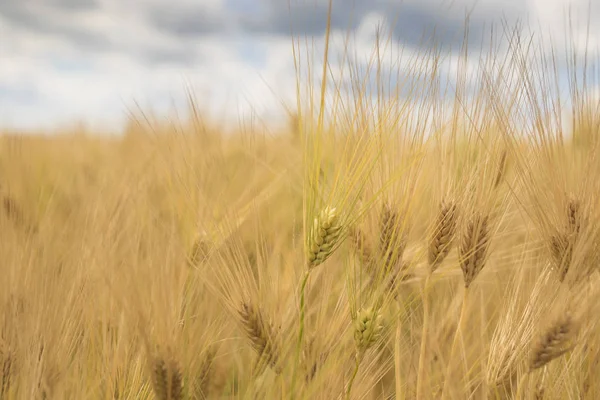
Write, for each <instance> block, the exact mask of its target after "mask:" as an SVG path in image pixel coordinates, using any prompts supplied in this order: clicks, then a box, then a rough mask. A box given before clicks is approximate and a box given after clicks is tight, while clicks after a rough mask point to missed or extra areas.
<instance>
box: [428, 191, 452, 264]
mask: <svg viewBox="0 0 600 400" xmlns="http://www.w3.org/2000/svg"><path fill="white" fill-rule="evenodd" d="M457 219H458V211H457V205H456V203H455V202H453V201H443V202H442V203H441V204H440V209H439V212H438V215H437V218H436V222H435V225H434V234H433V235H432V237H431V239H430V242H429V252H428V261H429V268H430V271H431V272H434V271H435V270H436V269H437V268H438V267H439V266H440V264H441V263H442V261H444V259H445V258H446V256H447V255H448V253H450V249H451V248H452V244H453V241H454V234H455V231H456V223H457Z"/></svg>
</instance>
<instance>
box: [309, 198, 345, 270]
mask: <svg viewBox="0 0 600 400" xmlns="http://www.w3.org/2000/svg"><path fill="white" fill-rule="evenodd" d="M341 231H342V227H341V225H340V224H339V216H338V214H337V212H336V209H335V208H332V207H326V208H324V209H323V210H322V211H321V213H320V214H319V215H318V216H317V217H316V218H315V219H314V223H313V227H312V231H311V233H310V240H309V243H308V250H309V254H308V261H309V265H308V266H309V269H311V268H314V267H316V266H317V265H320V264H322V263H323V262H324V261H325V260H327V258H329V256H331V254H332V253H333V251H334V249H335V246H336V245H337V243H338V240H339V238H340V233H341Z"/></svg>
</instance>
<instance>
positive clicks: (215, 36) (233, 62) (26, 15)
mask: <svg viewBox="0 0 600 400" xmlns="http://www.w3.org/2000/svg"><path fill="white" fill-rule="evenodd" d="M236 1H237V2H238V3H239V4H241V0H231V1H228V2H225V0H204V1H203V2H201V3H199V2H197V1H193V0H177V1H174V2H172V3H167V2H166V0H151V1H146V0H136V1H131V2H121V1H117V0H100V1H99V2H98V7H96V8H93V7H87V8H81V9H80V10H78V11H73V12H67V11H65V9H66V8H64V7H63V8H58V6H57V4H58V3H61V4H67V1H66V0H55V1H54V2H53V3H45V4H46V6H45V8H44V10H43V12H44V14H43V15H44V18H46V20H45V22H44V23H43V24H40V25H36V23H35V22H34V21H37V20H36V19H35V18H33V17H31V15H34V14H35V13H36V12H38V11H35V10H33V9H32V8H18V7H17V6H15V4H17V3H10V4H9V3H2V2H0V36H1V38H2V39H0V40H1V41H0V59H1V62H0V126H14V127H24V128H46V127H52V126H53V125H55V124H63V123H71V122H73V121H74V120H76V119H83V120H85V121H88V122H90V123H91V124H92V125H98V126H102V125H109V126H113V127H117V126H119V124H121V123H122V122H123V121H124V118H125V116H126V111H127V108H126V107H128V106H132V105H133V101H134V100H137V101H139V103H140V104H142V105H146V106H152V108H156V109H157V111H159V112H165V111H166V110H167V109H168V108H169V106H170V103H171V98H174V99H175V100H176V102H178V104H180V105H181V104H182V102H183V101H184V100H185V90H186V83H190V84H191V87H192V89H193V90H194V92H195V93H196V95H197V98H198V100H199V102H200V104H201V105H204V106H205V107H207V108H209V109H211V110H214V111H216V112H219V113H226V116H227V117H230V118H232V120H233V121H234V123H235V122H236V120H237V116H238V114H241V115H242V117H243V116H244V115H248V114H250V113H252V112H253V111H256V112H257V113H258V114H259V116H260V115H262V116H264V117H265V118H272V117H274V116H275V115H277V114H278V113H282V111H283V109H282V108H281V105H280V103H279V100H280V99H282V100H284V101H285V102H286V103H287V104H289V105H291V106H293V105H294V102H295V90H296V89H295V79H296V77H295V71H294V60H293V58H292V51H291V50H292V40H291V38H290V37H288V36H286V35H284V34H282V33H281V32H279V31H277V29H275V28H273V29H274V30H275V31H276V32H274V33H273V34H271V33H270V32H269V30H270V28H269V26H264V27H262V28H261V30H260V32H258V31H244V30H243V29H242V28H240V27H239V26H237V28H235V29H230V28H231V27H235V26H236V24H237V23H238V22H239V19H240V14H239V13H236V12H235V5H236V4H237V3H236ZM257 1H259V0H257ZM274 1H275V0H262V1H261V2H260V3H261V6H262V7H263V8H264V7H269V6H272V5H273V4H275V3H274ZM76 2H77V1H76V0H71V1H70V3H68V4H71V5H72V4H75V3H76ZM304 2H305V3H306V4H311V3H310V0H304ZM375 3H377V4H378V5H379V6H381V7H383V6H385V5H386V4H385V3H386V1H384V0H378V1H376V2H374V3H373V4H375ZM472 3H473V1H472V0H461V1H455V2H454V6H453V7H452V8H449V4H450V2H448V1H444V0H440V1H438V0H426V1H424V2H422V1H421V2H420V1H417V0H407V2H405V3H404V5H403V7H405V8H406V7H408V8H407V10H408V11H410V12H412V14H410V16H411V17H410V18H409V19H408V20H406V21H405V22H404V24H405V26H408V25H407V23H408V22H411V23H415V24H416V25H415V26H421V25H422V27H423V28H427V27H428V26H427V25H426V23H428V21H430V20H431V18H432V16H434V15H435V16H438V17H441V18H442V19H443V18H444V17H445V18H446V24H447V25H448V26H450V27H453V26H454V25H456V26H460V22H461V21H462V20H461V18H462V17H463V15H464V11H465V9H468V7H469V6H470V5H471V4H472ZM90 4H91V3H90ZM303 4H304V3H303ZM365 4H370V3H365ZM394 4H396V3H392V2H389V4H388V6H389V7H395V5H394ZM569 4H570V5H571V6H572V7H573V8H575V14H577V13H579V14H578V15H580V16H581V15H585V9H586V7H587V0H572V1H569V0H564V1H563V0H526V1H525V0H523V1H521V0H511V1H509V2H506V1H500V0H483V1H481V2H479V3H478V5H477V8H476V10H477V11H476V12H474V14H473V15H474V18H475V19H477V21H483V20H485V18H488V17H491V16H500V15H501V13H500V11H504V12H505V13H506V15H508V16H511V18H512V17H515V16H521V15H522V16H524V17H526V18H527V19H528V20H530V21H535V22H537V21H539V25H540V27H541V29H542V31H544V30H546V31H552V32H557V27H558V26H561V24H563V23H564V22H565V13H564V9H565V7H566V6H568V5H569ZM37 5H39V4H37ZM37 5H36V6H37ZM198 7H200V8H201V9H202V11H203V12H205V14H204V15H209V16H210V18H213V19H214V20H206V21H204V20H202V21H198V24H197V25H194V23H193V22H194V21H195V20H194V19H193V18H191V17H193V16H194V15H192V14H193V13H192V11H195V10H196V11H197V9H198ZM232 7H233V8H232ZM381 7H380V8H376V7H375V6H373V10H369V8H368V6H365V5H364V4H363V5H362V8H360V9H361V10H362V14H361V15H360V23H358V24H357V26H356V31H355V34H354V37H353V39H351V42H350V46H349V47H348V50H350V53H351V54H352V55H356V56H357V57H358V60H360V61H363V62H367V61H368V60H369V58H370V57H371V56H372V54H373V45H374V37H375V32H376V28H377V27H378V26H381V27H382V28H383V32H384V35H383V36H384V38H387V37H386V35H385V33H386V27H388V28H389V27H391V23H392V22H393V20H394V16H393V15H390V14H386V13H385V12H384V11H382V10H383V8H381ZM596 8H600V7H596ZM168 10H171V11H170V12H172V14H169V15H167V16H166V17H168V18H163V19H162V20H161V21H160V23H158V22H156V21H155V19H156V16H157V15H158V16H161V13H166V12H168ZM278 10H279V9H278ZM399 10H400V12H403V8H402V7H400V8H399ZM200 14H201V13H199V14H198V15H200ZM307 15H310V14H307ZM162 16H163V17H164V16H165V15H162ZM183 16H190V19H189V20H185V21H184V20H183V19H182V21H184V22H186V24H187V25H186V24H183V23H182V24H179V25H178V24H177V21H178V19H177V18H183ZM356 17H358V16H355V18H356ZM407 18H408V17H407ZM411 19H412V20H411ZM419 19H422V21H421V22H422V23H421V25H419V23H420V22H419ZM591 19H592V21H591V22H592V27H596V28H598V27H600V13H599V12H598V11H596V12H595V13H593V14H592V17H591ZM413 20H414V21H413ZM211 21H212V22H211ZM215 21H217V22H218V21H222V22H223V21H224V22H223V23H222V25H223V26H220V25H219V24H218V23H216V22H215ZM304 22H305V23H307V24H313V25H311V27H310V29H315V26H314V21H310V20H307V21H304ZM202 23H205V25H201V24H202ZM423 24H425V25H423ZM184 25H185V26H184ZM339 25H340V26H338V27H336V30H335V31H334V32H333V40H332V49H331V50H332V54H338V55H339V54H342V53H343V52H344V51H345V50H347V49H346V47H345V46H346V42H345V40H346V32H345V31H343V30H341V28H343V27H344V26H343V24H341V23H340V24H339ZM394 32H395V35H396V36H395V40H394V42H393V43H392V45H391V48H388V49H387V52H388V53H387V56H388V57H387V58H384V65H383V66H384V67H387V68H398V67H400V68H401V71H400V72H404V73H408V72H409V69H410V63H409V62H410V60H411V56H414V55H415V54H418V52H417V49H416V48H414V46H413V44H412V42H411V40H412V39H410V40H408V41H407V42H403V40H404V39H403V38H404V35H405V34H407V35H408V34H410V35H415V33H414V32H402V31H401V30H400V31H398V30H395V31H394ZM598 32H600V29H591V33H592V37H591V39H590V44H592V45H593V46H598V45H599V44H600V33H598ZM585 33H586V32H585V29H584V28H582V27H581V25H578V26H577V31H576V32H575V37H576V39H577V43H578V46H579V47H581V46H582V45H583V43H585V40H584V34H585ZM561 34H562V33H561ZM406 37H408V36H406ZM306 40H307V42H305V41H304V40H303V41H302V42H301V51H302V52H303V53H302V54H301V58H302V59H303V60H304V61H306V50H307V49H306V46H307V45H308V46H309V47H310V46H311V45H312V44H311V39H310V38H306ZM314 43H315V49H314V54H313V56H314V57H315V59H314V60H312V61H313V63H312V67H313V68H314V70H313V76H314V77H318V76H319V74H320V68H321V66H320V65H319V64H320V60H321V58H322V49H323V46H324V39H323V37H322V33H319V34H318V35H317V37H316V38H315V40H314ZM403 44H407V48H406V49H404V54H403V60H404V62H403V63H402V64H400V66H398V64H397V57H398V56H399V48H400V47H401V46H402V45H403ZM390 51H393V55H394V57H392V58H390V57H389V52H390ZM457 60H458V58H457V56H456V55H452V56H451V57H450V59H449V61H448V64H447V66H446V72H447V73H450V74H452V73H455V72H456V68H457ZM331 61H333V65H332V69H333V71H334V74H336V76H339V74H340V73H341V69H342V67H344V66H342V65H339V60H337V61H338V62H337V63H336V59H335V57H333V58H332V59H331ZM477 66H478V61H477V59H476V58H473V59H471V60H469V61H468V70H469V73H471V72H473V71H476V70H477ZM303 69H304V70H306V65H303ZM344 69H345V73H346V74H347V68H344ZM272 91H274V93H273V92H272Z"/></svg>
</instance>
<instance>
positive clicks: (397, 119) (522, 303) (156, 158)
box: [0, 35, 600, 400]
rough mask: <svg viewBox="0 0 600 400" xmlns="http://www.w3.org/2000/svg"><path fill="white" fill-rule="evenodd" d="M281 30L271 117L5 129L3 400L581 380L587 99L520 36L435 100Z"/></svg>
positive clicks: (592, 237) (428, 77)
mask: <svg viewBox="0 0 600 400" xmlns="http://www.w3.org/2000/svg"><path fill="white" fill-rule="evenodd" d="M509 37H510V35H509ZM513 39H514V38H513ZM517 42H518V41H516V40H515V43H517ZM523 42H524V41H520V42H518V43H523ZM384 47H385V40H384V39H381V41H380V42H379V44H378V47H377V48H376V49H375V50H374V56H373V59H372V60H369V62H368V64H369V67H370V69H372V70H373V71H374V70H377V68H378V67H381V61H380V60H379V59H378V58H377V54H378V53H379V52H383V51H385V48H384ZM296 50H297V52H296V54H295V57H296V58H297V60H298V66H299V68H300V69H302V72H303V73H302V74H301V75H302V78H301V79H300V81H299V84H300V87H302V85H306V84H308V82H314V81H317V80H319V81H320V82H321V83H322V85H321V89H322V92H318V93H312V94H310V95H305V94H304V93H303V92H302V91H299V94H298V95H299V98H298V107H297V108H298V110H297V114H296V115H295V116H294V118H293V126H292V128H291V129H290V130H289V132H288V131H283V132H276V133H273V132H270V131H267V130H266V128H263V127H257V126H250V127H248V128H246V129H245V130H240V131H238V132H229V133H224V132H222V130H221V129H220V128H219V127H218V126H216V125H211V123H210V122H209V121H208V120H203V119H202V118H201V116H200V115H199V113H198V112H197V111H196V113H195V114H193V115H192V117H193V118H191V119H190V121H177V122H171V123H168V124H167V123H162V122H157V121H150V120H148V121H146V122H141V121H142V120H143V118H139V119H137V120H132V123H131V125H130V126H129V128H128V130H127V132H126V134H125V135H124V136H123V137H118V138H108V137H96V136H86V135H68V134H65V135H62V136H53V137H43V136H40V137H36V136H23V137H19V136H16V137H15V136H3V137H0V197H1V199H0V200H1V201H2V207H0V229H1V231H2V240H1V241H0V251H1V254H2V267H1V268H2V270H1V273H0V284H1V285H2V289H1V290H0V398H1V399H2V400H4V399H41V398H47V399H50V398H56V399H66V398H73V399H87V398H92V399H152V398H156V399H159V400H166V399H170V400H179V399H209V398H210V399H234V398H236V399H237V398H259V399H279V398H290V399H338V398H344V397H346V398H352V399H392V398H395V399H413V398H418V399H430V398H439V397H440V396H441V397H444V398H457V399H465V398H482V399H509V398H515V396H516V397H519V398H542V397H543V398H545V399H566V398H585V399H595V398H600V385H599V384H598V383H597V381H598V379H597V377H598V363H599V360H600V352H599V351H598V348H600V324H599V323H598V320H597V318H596V317H595V316H596V315H598V312H599V311H600V309H599V306H598V304H600V302H599V301H598V300H600V297H599V294H600V290H599V287H600V286H599V285H600V281H599V278H600V274H599V270H598V265H600V212H599V209H598V207H597V206H596V205H597V204H599V201H600V198H599V194H600V162H599V161H600V160H598V150H600V147H599V144H600V140H598V129H597V128H598V126H597V124H596V125H593V124H592V122H593V121H600V113H599V112H598V108H597V107H596V108H594V107H591V106H586V107H585V110H586V113H588V114H590V113H594V112H595V114H593V115H587V114H586V115H585V118H584V115H583V114H578V113H575V114H574V115H579V117H577V118H579V119H575V120H574V121H573V129H574V134H573V135H570V136H569V135H566V134H564V132H562V131H561V130H560V128H559V127H560V126H561V125H560V124H558V123H557V121H556V119H557V118H558V117H557V116H560V115H563V114H564V112H565V111H566V109H563V108H564V107H566V106H564V104H565V103H564V102H560V103H559V102H558V101H557V96H558V94H557V93H555V92H554V89H553V86H552V84H550V83H549V82H552V79H557V77H556V76H553V75H552V74H553V72H552V71H553V69H552V68H551V67H549V66H546V64H544V63H535V62H534V60H535V59H532V58H531V54H530V53H528V51H529V50H528V49H525V48H522V47H520V46H518V45H517V44H515V47H514V48H512V49H511V53H510V54H509V55H508V56H506V58H505V59H504V58H503V59H500V57H499V56H498V55H497V54H499V53H498V52H494V51H490V56H489V58H488V59H485V58H484V59H483V61H482V65H481V70H480V71H479V73H478V74H475V75H474V74H473V73H472V72H469V71H467V69H466V66H465V65H463V62H462V61H461V62H459V68H458V72H456V76H455V77H454V78H455V80H454V81H455V85H456V87H454V88H453V90H454V93H453V95H452V96H450V97H452V98H453V99H454V103H452V104H450V105H448V104H443V105H442V104H441V103H440V98H441V97H442V96H441V92H442V90H444V88H443V87H441V83H440V82H441V81H442V77H441V76H440V74H441V72H440V71H441V70H442V69H441V67H440V64H441V63H442V57H441V56H440V55H439V54H438V53H436V52H435V51H431V52H429V53H424V55H423V56H422V57H421V58H415V59H413V60H410V61H409V62H408V68H409V73H408V75H407V79H406V80H402V81H397V80H394V82H393V85H396V87H395V90H394V91H393V93H388V94H387V95H386V96H384V95H383V94H382V93H379V92H378V90H380V89H378V88H381V87H384V86H385V85H383V83H382V84H381V85H375V86H376V87H374V88H371V86H370V85H367V83H366V82H367V81H368V79H372V78H373V76H372V75H373V71H369V68H367V72H364V68H359V67H360V66H359V65H353V64H352V63H350V62H348V63H347V64H348V65H346V66H345V69H344V71H342V72H343V77H341V76H340V77H332V76H331V75H330V74H329V72H330V71H329V70H328V69H327V68H325V67H324V68H323V70H322V71H317V70H316V69H313V68H312V65H313V64H312V62H311V61H312V60H304V59H302V58H301V57H300V54H304V53H302V52H299V51H298V49H297V48H296ZM465 51H466V49H465ZM326 66H327V64H326ZM306 70H308V71H306ZM363 74H364V75H363ZM376 75H377V77H378V78H377V79H379V80H383V79H384V75H383V74H381V73H380V74H376ZM299 76H300V74H299ZM346 78H348V79H349V80H350V81H351V82H352V85H350V88H349V86H348V85H347V84H345V83H344V79H346ZM467 78H472V79H471V80H467ZM396 81H397V82H396ZM467 83H468V84H467ZM390 85H391V86H393V85H392V82H390ZM467 89H468V90H467ZM400 93H402V95H400ZM585 93H587V92H586V89H585V88H580V89H578V91H577V94H578V98H586V97H585V96H583V95H584V94H585ZM590 101H591V100H590ZM540 103H542V104H540ZM582 107H583V106H582ZM448 110H449V111H450V112H446V111H448ZM584 122H585V123H584ZM567 306H568V307H567ZM157 349H159V350H157ZM160 349H162V350H160ZM164 349H168V351H167V350H164Z"/></svg>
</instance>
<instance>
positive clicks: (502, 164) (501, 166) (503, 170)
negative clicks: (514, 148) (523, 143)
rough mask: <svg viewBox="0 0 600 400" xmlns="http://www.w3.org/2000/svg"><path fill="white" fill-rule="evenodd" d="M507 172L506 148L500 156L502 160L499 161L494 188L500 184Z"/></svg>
mask: <svg viewBox="0 0 600 400" xmlns="http://www.w3.org/2000/svg"><path fill="white" fill-rule="evenodd" d="M505 173H506V149H504V150H503V151H502V155H501V156H500V162H499V163H498V172H497V173H496V179H495V180H494V188H497V187H498V186H500V183H502V179H503V178H504V175H505Z"/></svg>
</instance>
